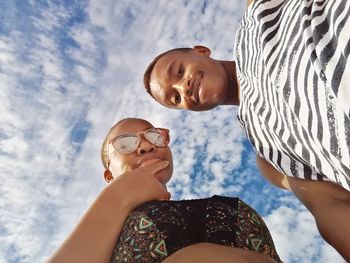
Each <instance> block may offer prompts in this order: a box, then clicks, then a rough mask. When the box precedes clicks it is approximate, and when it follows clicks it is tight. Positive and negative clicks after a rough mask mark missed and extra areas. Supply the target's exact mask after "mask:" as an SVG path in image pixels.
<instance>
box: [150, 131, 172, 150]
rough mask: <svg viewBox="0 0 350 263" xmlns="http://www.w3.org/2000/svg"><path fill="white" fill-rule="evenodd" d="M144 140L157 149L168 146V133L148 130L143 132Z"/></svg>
mask: <svg viewBox="0 0 350 263" xmlns="http://www.w3.org/2000/svg"><path fill="white" fill-rule="evenodd" d="M145 138H146V139H147V140H148V141H149V142H150V143H152V144H154V145H155V146H158V147H162V146H166V145H167V144H168V140H167V138H168V133H167V132H166V131H164V130H160V129H150V130H148V131H146V132H145Z"/></svg>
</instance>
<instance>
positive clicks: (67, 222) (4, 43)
mask: <svg viewBox="0 0 350 263" xmlns="http://www.w3.org/2000/svg"><path fill="white" fill-rule="evenodd" d="M245 8H246V4H245V2H244V1H238V0H236V1H218V0H216V1H197V0H192V1H190V0H188V1H181V0H176V1H175V0H172V1H169V0H154V1H146V0H139V1H131V0H118V1H113V0H103V1H102V0H99V1H97V0H95V1H93V0H91V1H88V0H87V1H78V0H76V1H68V0H67V1H50V0H47V1H36V0H27V1H25V0H23V1H12V0H7V1H6V0H0V17H1V18H2V19H1V21H0V87H1V88H0V105H1V114H0V171H1V173H0V176H1V181H2V184H1V185H0V243H1V246H0V262H11V263H12V262H13V263H14V262H43V261H44V260H45V258H47V257H48V256H49V255H50V254H52V253H53V251H54V250H55V249H56V248H57V247H58V246H59V244H60V243H62V241H63V240H64V238H65V237H66V236H67V235H68V234H69V232H70V231H71V230H72V228H73V227H74V225H75V224H76V223H77V222H78V220H79V218H80V217H81V216H82V214H83V213H84V211H85V210H86V209H87V207H88V206H89V205H90V204H91V202H92V201H93V200H94V198H95V197H96V195H97V194H98V193H99V192H100V191H101V190H102V189H103V187H105V182H104V181H103V179H102V173H103V168H102V165H101V163H100V160H99V149H100V146H101V144H102V140H103V138H104V136H105V134H106V132H107V131H108V129H109V127H111V126H112V125H113V124H114V123H115V122H116V121H118V120H120V119H121V118H124V117H140V118H145V119H147V120H149V121H151V122H152V123H153V124H154V125H155V126H160V127H167V128H169V129H170V130H171V138H172V143H171V147H172V150H173V156H174V165H175V171H174V175H173V179H172V180H171V182H170V191H171V192H172V196H173V199H184V198H185V199H191V198H202V197H203V198H204V197H207V196H211V195H214V194H219V195H228V196H238V197H240V198H241V199H243V200H244V201H245V202H247V203H249V204H250V205H251V206H253V207H254V208H255V209H256V210H258V211H259V212H260V213H261V215H263V217H264V219H265V220H266V223H267V225H268V226H269V228H270V231H271V233H272V235H273V237H274V239H275V243H276V247H277V250H278V252H279V254H280V256H281V257H282V259H283V260H284V261H285V262H344V261H343V260H342V259H341V257H340V256H339V255H338V253H337V252H336V251H335V250H334V249H333V248H331V247H330V246H329V245H327V244H326V243H325V242H324V241H323V240H322V238H321V237H320V235H319V234H318V231H317V229H316V226H315V223H314V220H313V218H312V216H311V215H310V213H309V212H308V211H306V210H305V208H303V206H302V205H301V204H300V203H299V202H298V201H297V200H296V199H295V198H294V196H293V195H291V194H289V193H287V192H286V191H282V190H279V189H276V188H274V187H272V186H271V185H269V184H268V183H266V182H265V181H264V179H263V178H262V177H261V176H260V175H259V173H258V171H257V168H256V165H255V154H254V152H253V150H252V148H251V146H250V144H249V142H248V141H247V140H246V139H245V136H244V134H243V131H242V129H241V127H240V125H239V123H238V121H237V119H236V111H237V109H236V108H234V107H228V106H224V107H220V108H217V109H215V110H214V111H211V112H204V113H196V112H192V113H191V112H185V111H174V110H169V109H165V108H162V107H161V106H159V105H158V104H157V103H156V102H154V101H153V100H152V99H151V98H150V97H149V96H148V95H147V94H146V92H145V91H144V89H143V84H142V75H143V72H144V70H145V68H146V66H147V65H148V63H149V62H150V60H151V59H152V57H154V56H155V55H156V54H158V53H160V52H162V51H165V50H167V49H170V48H175V47H192V46H194V45H196V44H202V45H206V46H208V47H209V48H210V49H212V54H213V56H214V57H215V58H217V59H223V60H231V59H233V58H234V56H233V46H234V41H235V31H236V29H237V27H238V26H239V21H240V18H241V17H242V16H243V14H244V10H245Z"/></svg>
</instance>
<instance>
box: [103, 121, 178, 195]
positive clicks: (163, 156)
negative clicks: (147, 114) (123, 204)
mask: <svg viewBox="0 0 350 263" xmlns="http://www.w3.org/2000/svg"><path fill="white" fill-rule="evenodd" d="M149 128H154V127H153V126H152V124H150V123H149V122H147V121H141V120H139V119H128V120H127V121H124V122H121V123H120V124H119V125H118V126H117V127H115V128H114V129H113V130H112V131H111V132H110V133H109V135H108V139H109V140H112V139H114V138H116V137H117V136H119V135H122V134H125V133H133V132H140V131H145V130H148V129H149ZM140 136H141V141H140V145H139V147H138V148H137V150H136V151H135V152H133V153H130V154H127V155H124V154H120V153H118V152H116V151H113V146H112V145H111V144H109V152H110V153H111V154H110V160H111V162H110V166H109V170H106V171H105V174H104V176H105V180H106V181H107V182H110V181H111V180H113V179H114V178H115V176H113V175H119V174H122V173H124V172H128V171H132V170H135V169H138V168H140V167H143V166H145V165H147V164H149V163H155V162H161V161H168V162H169V165H168V166H167V168H165V169H163V170H161V171H159V172H158V173H157V174H156V177H157V179H158V180H159V182H160V183H161V184H162V186H163V187H164V189H165V190H166V184H167V183H168V182H169V180H170V178H171V175H172V173H173V158H172V154H171V151H170V149H169V147H168V146H167V147H156V146H154V145H153V144H152V143H150V142H149V141H147V140H146V139H145V138H144V137H143V135H140Z"/></svg>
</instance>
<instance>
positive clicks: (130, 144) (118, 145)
mask: <svg viewBox="0 0 350 263" xmlns="http://www.w3.org/2000/svg"><path fill="white" fill-rule="evenodd" d="M137 146H138V137H137V136H136V135H134V134H125V135H123V136H121V137H118V138H116V139H115V140H114V141H113V147H114V149H115V150H116V151H117V152H119V153H121V154H128V153H132V152H133V151H135V150H136V148H137Z"/></svg>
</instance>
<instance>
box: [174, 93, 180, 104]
mask: <svg viewBox="0 0 350 263" xmlns="http://www.w3.org/2000/svg"><path fill="white" fill-rule="evenodd" d="M180 102H181V95H180V93H176V94H175V104H179V103H180Z"/></svg>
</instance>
